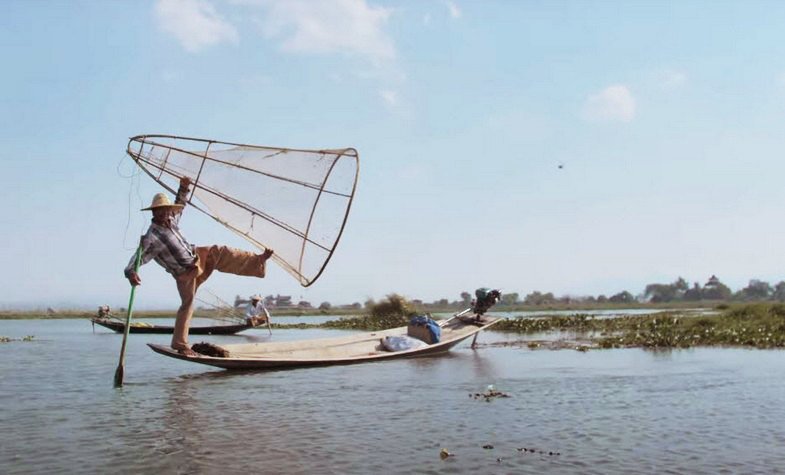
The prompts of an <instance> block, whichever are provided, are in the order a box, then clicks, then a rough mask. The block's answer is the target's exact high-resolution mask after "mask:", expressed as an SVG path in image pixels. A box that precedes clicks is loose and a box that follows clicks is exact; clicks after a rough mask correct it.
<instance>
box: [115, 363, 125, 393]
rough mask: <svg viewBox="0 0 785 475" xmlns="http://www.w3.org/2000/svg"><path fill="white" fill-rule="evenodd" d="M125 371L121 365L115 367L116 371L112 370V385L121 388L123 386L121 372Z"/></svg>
mask: <svg viewBox="0 0 785 475" xmlns="http://www.w3.org/2000/svg"><path fill="white" fill-rule="evenodd" d="M124 372H125V368H124V367H123V365H120V366H118V367H117V371H115V372H114V387H116V388H121V387H123V373H124Z"/></svg>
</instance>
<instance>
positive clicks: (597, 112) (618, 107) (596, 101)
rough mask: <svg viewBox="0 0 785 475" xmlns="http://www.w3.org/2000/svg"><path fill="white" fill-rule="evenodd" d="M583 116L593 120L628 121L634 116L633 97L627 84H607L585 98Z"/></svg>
mask: <svg viewBox="0 0 785 475" xmlns="http://www.w3.org/2000/svg"><path fill="white" fill-rule="evenodd" d="M583 117H584V118H585V119H586V120H590V121H593V122H604V121H614V120H619V121H622V122H630V121H631V120H632V119H633V118H635V98H634V97H633V96H632V93H631V92H630V90H629V89H628V88H627V86H624V85H621V84H615V85H612V86H608V87H606V88H605V89H603V90H602V91H600V92H598V93H596V94H592V95H590V96H589V97H588V99H586V103H585V104H584V106H583Z"/></svg>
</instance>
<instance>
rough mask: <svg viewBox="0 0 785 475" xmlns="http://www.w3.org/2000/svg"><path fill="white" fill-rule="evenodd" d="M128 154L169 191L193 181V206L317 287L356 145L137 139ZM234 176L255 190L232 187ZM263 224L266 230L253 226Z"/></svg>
mask: <svg viewBox="0 0 785 475" xmlns="http://www.w3.org/2000/svg"><path fill="white" fill-rule="evenodd" d="M127 153H128V155H129V156H131V158H132V159H133V160H134V161H135V162H136V163H137V164H138V165H139V167H140V168H141V169H142V170H144V171H145V173H147V174H148V175H149V176H150V177H151V178H152V179H153V180H155V181H156V182H158V183H159V184H160V185H161V186H163V187H164V188H165V189H167V190H169V191H170V192H171V193H176V187H177V182H178V181H179V179H180V178H182V177H184V176H188V177H189V178H191V182H192V191H191V194H190V196H188V198H187V202H188V204H189V205H190V206H192V207H194V208H196V209H198V210H199V211H201V212H202V213H204V214H205V215H207V216H209V217H211V218H212V219H214V220H215V221H217V222H219V223H220V224H222V225H223V226H225V227H226V228H228V229H229V230H231V231H232V232H234V233H236V234H237V235H239V236H241V237H242V238H243V239H245V240H246V241H248V242H250V243H251V244H253V245H254V246H256V247H257V248H259V249H261V250H264V249H268V248H270V249H273V250H274V251H275V253H274V254H273V257H272V259H273V260H274V261H275V262H276V263H277V264H278V265H280V266H281V267H282V268H283V269H284V270H286V271H287V272H289V273H290V274H291V275H292V276H294V277H295V278H296V279H297V280H298V282H300V284H301V285H302V286H303V287H308V286H310V285H312V284H313V283H314V282H316V280H317V279H318V278H319V276H321V275H322V273H323V272H324V269H325V267H326V266H327V263H328V262H329V261H330V259H331V258H332V255H333V253H334V252H335V248H336V246H337V245H338V241H339V240H340V238H341V235H342V234H343V230H344V228H345V227H346V221H347V219H348V216H349V210H350V209H351V205H352V201H353V200H354V194H355V191H356V188H357V179H358V174H359V155H358V153H357V150H355V149H353V148H344V149H335V150H331V149H325V150H306V149H292V148H276V147H267V146H258V145H249V144H239V143H232V142H221V141H217V140H209V139H198V138H192V137H181V136H175V135H139V136H135V137H131V139H130V140H129V141H128V147H127ZM216 177H220V180H219V179H217V178H216ZM232 179H237V180H238V181H240V182H243V181H244V182H246V183H250V186H249V185H246V186H244V187H242V186H235V183H234V182H232V181H231V180H232ZM227 180H230V181H228V182H227ZM257 186H258V193H257V194H256V195H254V189H253V188H254V187H257ZM249 188H251V189H250V190H249ZM263 196H264V197H263ZM251 200H254V202H253V203H251V202H249V201H251ZM197 201H198V202H197ZM265 208H269V209H265ZM271 209H272V210H271ZM259 222H260V223H261V225H260V227H261V228H262V229H257V228H255V226H256V225H257V223H259Z"/></svg>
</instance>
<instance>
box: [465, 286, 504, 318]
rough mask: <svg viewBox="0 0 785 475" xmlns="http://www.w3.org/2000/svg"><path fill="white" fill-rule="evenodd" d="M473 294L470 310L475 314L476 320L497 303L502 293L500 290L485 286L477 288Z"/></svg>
mask: <svg viewBox="0 0 785 475" xmlns="http://www.w3.org/2000/svg"><path fill="white" fill-rule="evenodd" d="M474 295H475V297H476V298H475V299H474V301H472V311H473V312H474V314H475V315H476V316H477V320H479V319H480V318H481V317H482V316H483V314H484V313H485V312H487V311H488V310H489V309H490V308H491V307H493V306H494V305H496V304H497V303H499V301H500V300H501V299H502V293H501V291H500V290H497V289H494V290H491V289H488V288H485V287H483V288H481V289H477V290H476V291H475V292H474Z"/></svg>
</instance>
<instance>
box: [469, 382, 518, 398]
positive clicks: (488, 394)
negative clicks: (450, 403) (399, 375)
mask: <svg viewBox="0 0 785 475" xmlns="http://www.w3.org/2000/svg"><path fill="white" fill-rule="evenodd" d="M469 397H471V398H474V399H481V398H483V399H485V402H491V399H494V398H497V397H510V396H509V395H508V394H506V393H503V392H501V391H498V390H497V389H496V388H494V387H493V385H490V386H488V389H487V390H486V391H485V392H484V393H474V394H471V393H469Z"/></svg>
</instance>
